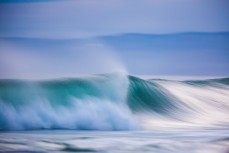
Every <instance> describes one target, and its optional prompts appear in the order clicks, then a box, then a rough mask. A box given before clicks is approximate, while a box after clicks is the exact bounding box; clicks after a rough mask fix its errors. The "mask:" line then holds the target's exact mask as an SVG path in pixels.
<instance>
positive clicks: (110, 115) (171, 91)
mask: <svg viewBox="0 0 229 153" xmlns="http://www.w3.org/2000/svg"><path fill="white" fill-rule="evenodd" d="M228 102H229V78H224V79H213V80H199V81H168V80H152V79H151V80H143V79H140V78H137V77H134V76H126V75H122V74H107V75H96V76H92V77H87V78H76V79H60V80H49V81H22V80H1V81H0V130H32V129H76V130H138V129H151V130H152V129H155V128H190V127H191V128H193V127H198V128H202V127H217V128H225V127H228V125H229V103H228Z"/></svg>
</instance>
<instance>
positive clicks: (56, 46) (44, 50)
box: [0, 0, 229, 78]
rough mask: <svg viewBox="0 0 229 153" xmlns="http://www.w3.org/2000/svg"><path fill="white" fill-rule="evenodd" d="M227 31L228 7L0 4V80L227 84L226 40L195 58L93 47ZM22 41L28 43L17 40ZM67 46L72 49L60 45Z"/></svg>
mask: <svg viewBox="0 0 229 153" xmlns="http://www.w3.org/2000/svg"><path fill="white" fill-rule="evenodd" d="M228 31H229V1H228V0H136V1H133V0H96V1H95V0H0V78H46V77H48V78H52V77H74V76H77V75H82V74H97V73H111V72H118V71H121V72H124V71H125V72H126V73H131V74H138V75H179V76H180V75H204V76H208V75H211V76H228V75H229V63H228V62H227V59H228V58H229V55H228V45H225V44H227V42H228V37H223V38H222V39H221V40H222V41H224V43H222V44H221V43H217V44H218V48H216V49H215V50H211V51H209V52H206V51H202V50H200V49H198V48H197V47H198V45H197V46H196V49H195V51H191V50H189V51H182V52H181V51H180V50H179V49H178V50H177V49H164V50H162V49H161V48H155V47H152V48H147V49H145V48H144V47H143V48H139V49H138V50H137V49H135V50H134V51H131V50H130V49H126V50H125V44H123V46H124V47H121V48H122V49H120V48H117V47H116V46H114V45H113V44H109V43H104V41H98V40H96V41H95V40H94V38H98V37H101V36H117V35H121V34H127V33H135V34H136V33H140V34H159V35H160V34H163V35H166V34H174V33H187V32H208V33H212V32H228ZM15 38H17V40H14V41H12V39H15ZM25 38H27V39H30V40H31V41H28V40H26V41H25V40H23V42H22V41H20V40H19V39H25ZM92 38H93V40H91V39H92ZM73 39H74V40H75V41H74V43H70V42H67V43H66V42H65V40H69V41H70V40H73ZM89 39H90V41H89ZM147 39H151V38H148V37H147ZM174 39H175V38H174ZM41 40H43V41H41ZM48 40H60V42H59V43H58V41H56V42H55V43H49V41H48ZM61 40H63V41H61ZM79 40H81V41H79ZM162 41H164V40H162ZM120 43H122V42H120ZM123 43H124V42H123ZM125 43H127V44H128V43H129V44H130V45H131V43H132V42H131V41H129V42H125ZM137 43H138V42H137ZM161 44H162V45H161V46H162V48H163V43H161ZM141 45H142V46H144V43H142V44H139V46H141ZM165 45H166V44H165ZM220 45H221V46H220ZM177 46H178V48H179V45H177ZM189 47H190V46H187V50H188V48H189ZM181 48H182V47H181ZM182 49H183V50H186V49H184V48H182ZM205 49H206V48H205ZM207 49H209V48H207ZM190 52H193V54H192V53H190ZM205 56H206V58H205ZM204 58H205V59H206V60H207V62H206V60H203V59H204ZM181 59H183V61H182V60H181ZM208 60H209V61H208ZM171 65H172V66H171ZM174 67H176V68H174ZM194 67H195V68H194ZM212 68H213V69H212Z"/></svg>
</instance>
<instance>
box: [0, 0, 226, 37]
mask: <svg viewBox="0 0 229 153" xmlns="http://www.w3.org/2000/svg"><path fill="white" fill-rule="evenodd" d="M0 8H1V9H0V21H1V23H0V37H39V38H69V37H71V38H81V37H91V36H98V35H109V34H117V33H175V32H190V31H197V32H218V31H229V9H228V8H229V1H228V0H136V1H132V0H96V1H93V0H63V1H61V0H58V1H55V0H46V1H45V0H1V3H0Z"/></svg>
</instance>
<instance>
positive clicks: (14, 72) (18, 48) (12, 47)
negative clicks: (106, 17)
mask: <svg viewBox="0 0 229 153" xmlns="http://www.w3.org/2000/svg"><path fill="white" fill-rule="evenodd" d="M15 39H16V38H15ZM0 45H1V47H0V55H1V56H0V78H4V79H9V78H10V79H36V80H39V79H53V78H63V77H64V78H69V77H78V76H85V75H91V74H103V73H127V71H126V69H125V66H124V65H123V63H122V62H121V60H120V58H119V56H118V54H116V53H115V51H114V50H113V49H112V48H110V47H108V46H107V45H106V44H104V43H102V42H99V41H97V40H88V41H86V40H85V41H79V42H78V41H75V40H72V41H71V40H47V39H45V40H43V39H26V38H25V39H19V40H17V39H16V40H14V39H13V40H4V39H3V40H0ZM9 59H10V60H9Z"/></svg>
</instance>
